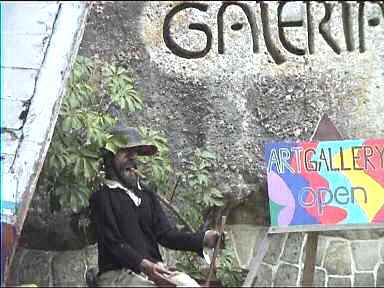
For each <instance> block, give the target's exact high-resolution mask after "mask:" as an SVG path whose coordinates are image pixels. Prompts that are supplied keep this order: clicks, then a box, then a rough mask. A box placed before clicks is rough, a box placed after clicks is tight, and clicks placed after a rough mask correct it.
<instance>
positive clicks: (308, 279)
mask: <svg viewBox="0 0 384 288" xmlns="http://www.w3.org/2000/svg"><path fill="white" fill-rule="evenodd" d="M307 237H308V238H307V245H306V249H305V261H304V270H303V283H302V284H303V287H312V286H313V276H314V273H315V265H316V252H317V242H318V239H319V233H318V232H309V233H308V236H307Z"/></svg>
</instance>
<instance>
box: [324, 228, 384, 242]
mask: <svg viewBox="0 0 384 288" xmlns="http://www.w3.org/2000/svg"><path fill="white" fill-rule="evenodd" d="M321 235H324V236H331V237H341V238H345V239H348V240H376V239H380V238H383V237H384V230H381V229H373V230H368V231H361V230H360V231H359V230H357V231H353V230H352V231H328V232H321Z"/></svg>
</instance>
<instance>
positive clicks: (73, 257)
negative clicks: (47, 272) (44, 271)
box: [52, 251, 86, 287]
mask: <svg viewBox="0 0 384 288" xmlns="http://www.w3.org/2000/svg"><path fill="white" fill-rule="evenodd" d="M52 271H53V284H54V286H62V287H63V286H64V287H65V286H85V285H86V283H85V279H84V277H83V275H84V271H85V257H84V255H83V253H81V252H80V253H79V251H66V252H63V253H60V254H58V255H56V256H55V257H54V258H53V263H52Z"/></svg>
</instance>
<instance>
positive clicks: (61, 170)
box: [39, 57, 169, 212]
mask: <svg viewBox="0 0 384 288" xmlns="http://www.w3.org/2000/svg"><path fill="white" fill-rule="evenodd" d="M142 109H143V102H142V96H141V95H139V94H138V93H137V91H136V90H135V88H134V80H133V79H132V77H130V76H129V74H128V72H127V71H126V70H125V69H124V68H122V67H119V66H116V65H112V64H108V63H105V62H102V61H98V60H95V59H93V60H91V59H90V58H86V57H78V58H77V60H76V62H75V63H74V66H73V70H72V74H71V77H70V79H69V83H68V87H67V93H66V95H65V96H64V98H63V102H62V105H61V110H60V112H59V116H58V119H57V122H56V127H55V132H54V135H53V137H52V141H51V145H50V148H49V151H48V154H47V160H46V161H45V164H44V167H43V171H42V176H41V177H40V179H39V187H40V188H42V189H44V190H45V191H48V193H49V196H50V199H51V201H50V204H51V209H52V210H60V209H63V208H69V209H71V210H73V211H74V212H77V211H79V210H80V209H81V208H83V207H86V206H87V205H88V199H89V196H90V193H91V191H92V190H93V189H95V186H96V185H97V184H98V183H99V181H100V179H101V178H102V174H101V173H100V164H101V155H100V149H101V148H105V149H107V150H110V151H112V152H116V151H117V150H118V148H119V147H121V146H122V145H124V144H125V143H126V142H127V139H124V138H123V137H118V136H112V135H111V134H110V133H109V132H108V131H110V128H112V127H113V126H114V125H115V124H116V123H117V120H118V119H117V116H116V115H115V114H114V113H113V111H116V110H119V111H122V112H125V113H134V112H137V111H140V110H142ZM140 131H141V132H142V133H144V132H145V135H146V137H147V139H149V140H150V141H151V142H153V143H155V144H156V145H157V146H158V147H160V151H161V153H160V156H159V157H157V158H156V159H155V160H154V161H156V164H157V165H154V166H153V167H154V169H156V170H155V171H153V172H152V174H154V175H155V176H156V177H157V178H165V176H164V173H165V172H164V171H166V169H168V168H167V167H168V166H169V164H168V163H169V160H168V159H165V158H161V157H163V155H164V153H166V152H167V151H165V150H164V148H163V147H164V143H165V142H166V141H165V139H163V138H161V137H160V136H158V135H157V134H156V133H155V132H153V131H151V130H149V129H144V128H140ZM162 160H164V165H163V166H161V164H162ZM162 181H164V180H162Z"/></svg>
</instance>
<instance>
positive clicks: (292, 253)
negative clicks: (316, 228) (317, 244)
mask: <svg viewBox="0 0 384 288" xmlns="http://www.w3.org/2000/svg"><path fill="white" fill-rule="evenodd" d="M303 240H304V234H303V233H289V234H288V238H287V241H286V243H285V247H284V252H283V255H282V256H281V259H282V260H284V261H287V262H290V263H293V264H298V263H299V260H300V255H301V246H302V243H303Z"/></svg>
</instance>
